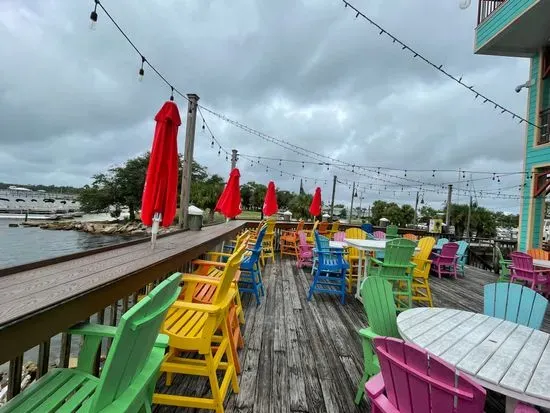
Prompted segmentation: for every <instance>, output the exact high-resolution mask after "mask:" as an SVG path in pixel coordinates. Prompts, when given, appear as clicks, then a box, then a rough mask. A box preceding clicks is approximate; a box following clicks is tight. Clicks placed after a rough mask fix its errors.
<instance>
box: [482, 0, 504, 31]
mask: <svg viewBox="0 0 550 413" xmlns="http://www.w3.org/2000/svg"><path fill="white" fill-rule="evenodd" d="M506 1H507V0H479V4H478V7H477V24H478V25H480V24H481V23H483V22H484V21H485V20H486V19H487V18H488V17H489V16H490V15H491V14H492V13H494V12H495V11H496V10H497V9H498V8H499V7H500V6H502V5H503V4H504V3H505V2H506Z"/></svg>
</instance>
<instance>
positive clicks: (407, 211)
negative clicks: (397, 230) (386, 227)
mask: <svg viewBox="0 0 550 413" xmlns="http://www.w3.org/2000/svg"><path fill="white" fill-rule="evenodd" d="M413 221H414V208H413V207H412V206H410V205H408V204H405V205H401V221H400V222H399V224H398V225H399V226H400V227H402V228H404V227H406V226H407V225H409V224H412V223H413Z"/></svg>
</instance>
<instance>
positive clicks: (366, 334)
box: [358, 328, 380, 340]
mask: <svg viewBox="0 0 550 413" xmlns="http://www.w3.org/2000/svg"><path fill="white" fill-rule="evenodd" d="M358 333H359V335H360V336H361V337H363V338H366V339H368V340H372V339H373V338H376V337H380V336H379V335H378V334H376V333H375V332H374V331H372V329H371V328H362V329H361V330H359V331H358Z"/></svg>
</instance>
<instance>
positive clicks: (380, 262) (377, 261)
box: [369, 257, 384, 265]
mask: <svg viewBox="0 0 550 413" xmlns="http://www.w3.org/2000/svg"><path fill="white" fill-rule="evenodd" d="M369 261H370V262H369V264H370V263H371V262H373V263H375V264H376V265H382V264H384V262H383V261H380V260H377V259H376V258H374V257H369Z"/></svg>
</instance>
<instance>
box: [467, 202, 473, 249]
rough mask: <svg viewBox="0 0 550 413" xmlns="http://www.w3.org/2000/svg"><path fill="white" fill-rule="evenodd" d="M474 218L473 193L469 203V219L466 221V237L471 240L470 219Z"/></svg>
mask: <svg viewBox="0 0 550 413" xmlns="http://www.w3.org/2000/svg"><path fill="white" fill-rule="evenodd" d="M471 219H472V195H470V203H469V204H468V220H467V221H466V238H468V241H469V240H470V221H471Z"/></svg>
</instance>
